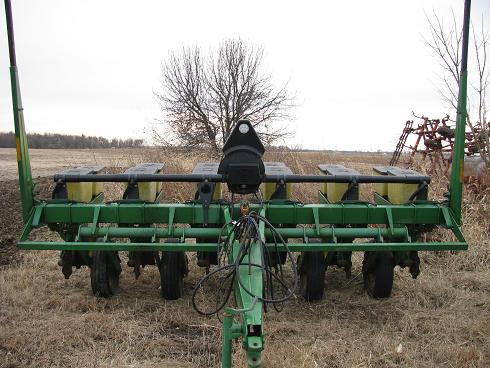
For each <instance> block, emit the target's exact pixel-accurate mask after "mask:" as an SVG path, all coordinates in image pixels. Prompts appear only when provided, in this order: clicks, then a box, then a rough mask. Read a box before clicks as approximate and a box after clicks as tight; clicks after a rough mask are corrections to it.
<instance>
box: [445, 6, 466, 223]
mask: <svg viewBox="0 0 490 368" xmlns="http://www.w3.org/2000/svg"><path fill="white" fill-rule="evenodd" d="M470 8H471V0H466V1H465V4H464V21H463V44H462V52H461V75H460V79H459V93H458V109H457V117H456V140H455V143H454V151H453V161H452V164H451V181H450V183H449V191H450V193H451V196H450V200H449V205H450V207H451V210H452V212H453V216H454V219H455V220H456V222H457V223H458V224H459V225H460V224H461V201H462V196H463V167H464V143H465V127H466V114H467V112H466V99H467V84H468V71H467V64H468V36H469V31H470Z"/></svg>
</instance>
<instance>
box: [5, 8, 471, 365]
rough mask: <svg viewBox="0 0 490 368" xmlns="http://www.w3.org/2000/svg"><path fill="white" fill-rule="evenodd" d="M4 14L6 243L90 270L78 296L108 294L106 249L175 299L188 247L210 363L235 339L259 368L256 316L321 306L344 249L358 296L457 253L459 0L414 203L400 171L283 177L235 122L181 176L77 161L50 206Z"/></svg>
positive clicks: (115, 268)
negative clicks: (433, 144)
mask: <svg viewBox="0 0 490 368" xmlns="http://www.w3.org/2000/svg"><path fill="white" fill-rule="evenodd" d="M5 9H6V15H7V29H8V41H9V51H10V65H11V67H10V75H11V87H12V98H13V108H14V124H15V135H16V146H17V161H18V170H19V185H20V191H21V199H22V216H23V220H24V229H23V232H22V235H21V238H20V240H19V242H18V247H19V248H21V249H33V250H48V249H51V250H60V251H61V253H60V260H59V264H60V266H61V268H62V272H63V274H64V275H65V277H66V278H68V277H70V275H71V273H72V270H73V267H81V266H84V265H85V266H88V267H90V278H91V286H92V290H93V293H94V294H95V295H97V296H100V297H110V296H112V295H114V294H115V293H117V290H118V284H119V276H120V273H121V271H122V268H121V264H120V263H121V259H120V253H121V252H129V254H128V265H129V266H130V267H132V268H133V270H134V274H135V276H136V277H138V275H139V274H140V272H141V268H142V267H145V266H147V265H154V266H156V267H158V269H159V272H160V276H161V277H160V279H161V295H162V297H163V298H165V299H167V300H173V299H177V298H180V297H182V294H183V282H184V278H185V276H186V275H187V273H188V272H189V267H188V258H187V254H188V253H189V252H197V263H198V265H199V266H201V267H203V268H205V269H206V272H203V277H202V278H201V280H200V281H199V282H198V283H197V284H196V285H195V287H194V292H193V294H192V304H193V306H194V308H195V309H196V310H197V311H198V312H199V313H201V314H205V315H213V314H222V316H223V317H224V318H223V333H222V339H223V341H222V344H223V345H222V366H223V367H230V366H231V365H232V362H231V357H232V345H233V344H232V342H233V341H234V340H236V339H241V341H242V346H243V349H244V350H245V353H246V361H247V364H248V366H249V367H259V366H261V362H262V351H263V349H264V347H265V339H264V336H265V328H264V324H263V316H264V313H265V312H267V310H268V309H269V307H270V306H272V307H274V308H276V309H278V308H279V306H280V305H281V304H284V303H285V302H286V301H287V300H288V299H289V298H291V297H292V296H293V295H295V293H299V294H301V295H302V296H303V297H304V298H305V299H306V300H307V301H310V302H313V301H315V300H319V299H321V298H322V297H323V294H324V283H325V271H326V268H327V267H328V266H337V267H340V268H342V269H343V270H344V271H345V273H346V275H347V276H350V273H351V266H352V263H351V255H352V252H364V261H363V267H362V274H363V277H364V284H365V288H366V290H367V292H368V293H369V294H370V295H371V296H372V297H375V298H384V297H388V296H390V294H391V290H392V285H393V269H394V267H396V266H400V267H402V268H405V267H406V268H408V269H409V271H410V273H411V274H412V276H413V277H414V278H415V277H417V275H418V274H419V263H420V260H419V257H418V252H419V251H443V250H464V249H467V242H466V241H465V239H464V237H463V235H462V233H461V231H460V222H461V195H462V165H463V153H464V125H465V114H466V105H465V104H466V84H467V82H466V81H467V72H466V60H467V48H468V27H469V9H470V1H466V4H465V19H464V32H463V54H462V55H463V56H462V57H463V58H462V67H461V84H460V91H459V105H458V116H457V124H456V130H455V138H454V151H453V155H454V156H453V160H452V175H451V179H450V183H449V184H450V185H449V192H448V193H447V198H446V199H445V200H443V201H431V200H428V191H429V189H430V181H431V179H430V177H427V176H425V175H422V174H419V173H417V172H415V171H412V170H405V169H400V168H396V167H392V166H386V167H385V166H378V167H375V168H374V173H373V174H374V175H363V174H361V173H359V172H357V171H356V170H353V169H350V168H347V167H344V166H341V165H332V164H324V165H319V170H320V172H319V173H318V175H314V174H311V175H296V174H294V173H293V172H292V171H291V170H290V169H289V168H288V167H287V166H286V165H285V164H283V163H280V162H264V161H263V159H262V158H263V154H264V152H265V148H264V146H263V145H262V143H261V141H260V139H259V137H258V135H257V134H256V132H255V130H254V128H253V126H252V124H251V123H250V122H249V121H247V120H240V121H238V122H237V123H236V126H235V128H234V130H233V131H232V133H231V135H230V136H229V137H228V140H227V141H226V143H225V145H224V147H223V157H222V159H221V161H220V162H216V163H200V164H198V165H197V166H196V167H195V169H194V170H193V172H192V173H190V174H172V173H167V172H166V171H165V165H164V163H148V164H140V165H138V166H136V167H133V168H130V169H129V170H127V171H126V172H124V173H120V174H105V173H104V171H103V168H102V167H88V166H85V167H79V168H74V169H70V170H66V171H63V172H60V173H58V174H56V175H55V176H54V181H55V188H54V191H53V195H52V198H51V199H39V198H36V197H35V196H34V194H33V180H32V175H31V168H30V163H29V154H28V148H27V138H26V133H25V128H24V119H23V107H22V103H21V98H20V89H19V82H18V75H17V65H16V56H15V47H14V37H13V26H12V15H11V6H10V1H9V0H5ZM107 182H120V183H123V184H124V186H125V191H124V194H123V196H122V198H121V199H120V200H116V201H110V202H108V201H105V199H104V193H103V187H102V186H101V185H100V184H101V183H107ZM170 182H185V183H189V182H191V183H195V185H196V195H195V197H194V198H189V200H188V201H187V202H184V203H164V201H165V194H166V184H167V183H170ZM304 183H318V185H319V189H320V190H319V192H318V202H317V203H313V204H306V203H300V202H298V201H295V199H294V197H293V194H292V193H293V191H292V187H293V186H295V185H296V186H301V185H303V184H304ZM224 184H226V187H227V190H228V195H227V196H226V195H224V194H223V192H224V188H225V185H224ZM366 184H374V187H375V191H374V192H373V199H372V200H370V201H363V200H361V199H360V196H359V188H360V187H362V186H363V185H366ZM42 227H47V228H49V229H50V230H51V231H53V232H56V233H58V234H59V236H60V238H61V239H62V240H61V241H41V240H37V239H36V238H35V237H34V236H33V235H32V231H33V230H34V229H39V228H42ZM435 228H442V229H446V230H447V231H448V232H450V233H452V240H450V241H425V239H426V237H424V236H423V235H424V234H425V233H427V232H429V231H431V230H433V229H435ZM448 238H449V237H448ZM208 293H209V294H208ZM210 295H213V298H207V297H208V296H210ZM232 297H233V298H232ZM230 298H232V299H233V300H234V302H232V301H230ZM210 299H212V300H211V301H210ZM232 304H234V305H233V307H232V306H231V305H232ZM284 307H286V308H287V305H284Z"/></svg>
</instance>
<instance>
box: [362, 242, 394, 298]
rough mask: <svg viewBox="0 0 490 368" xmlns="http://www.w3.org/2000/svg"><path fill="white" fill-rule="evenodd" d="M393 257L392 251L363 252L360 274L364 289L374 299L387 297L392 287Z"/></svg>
mask: <svg viewBox="0 0 490 368" xmlns="http://www.w3.org/2000/svg"><path fill="white" fill-rule="evenodd" d="M394 267H395V264H394V258H393V253H392V252H365V253H364V262H363V271H362V275H363V278H364V289H365V290H366V292H367V293H368V295H369V296H371V297H373V298H375V299H382V298H389V297H390V296H391V290H392V289H393V276H394Z"/></svg>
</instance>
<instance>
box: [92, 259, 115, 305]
mask: <svg viewBox="0 0 490 368" xmlns="http://www.w3.org/2000/svg"><path fill="white" fill-rule="evenodd" d="M120 262H121V261H120V260H119V256H118V254H117V252H105V251H94V252H93V253H92V264H91V266H90V283H91V285H92V292H93V293H94V295H95V296H99V297H102V298H110V297H111V296H113V295H115V294H116V293H117V292H118V291H119V275H120V274H121V265H120Z"/></svg>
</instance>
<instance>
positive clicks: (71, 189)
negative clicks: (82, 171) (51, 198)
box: [66, 183, 100, 202]
mask: <svg viewBox="0 0 490 368" xmlns="http://www.w3.org/2000/svg"><path fill="white" fill-rule="evenodd" d="M93 184H95V183H66V190H67V192H68V199H69V200H70V201H77V202H90V201H91V200H92V193H93ZM99 193H100V192H99Z"/></svg>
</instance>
